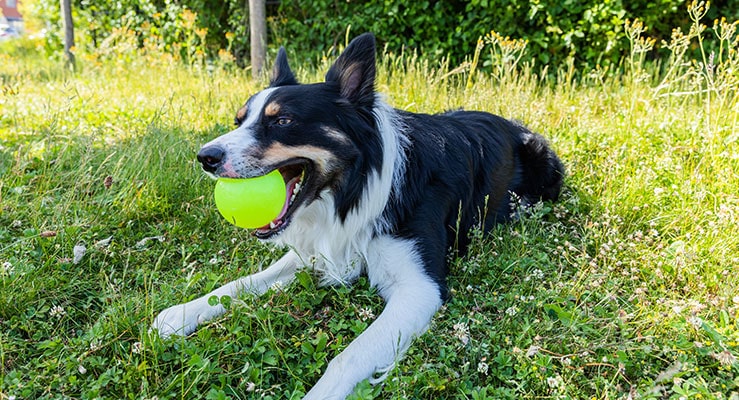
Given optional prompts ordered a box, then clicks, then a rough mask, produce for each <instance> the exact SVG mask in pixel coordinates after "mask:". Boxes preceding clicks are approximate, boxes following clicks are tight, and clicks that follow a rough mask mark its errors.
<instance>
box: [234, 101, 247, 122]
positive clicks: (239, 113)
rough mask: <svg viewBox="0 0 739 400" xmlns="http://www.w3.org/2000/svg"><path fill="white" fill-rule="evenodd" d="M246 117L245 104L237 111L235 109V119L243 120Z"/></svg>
mask: <svg viewBox="0 0 739 400" xmlns="http://www.w3.org/2000/svg"><path fill="white" fill-rule="evenodd" d="M244 118H246V105H244V106H243V107H241V108H240V109H239V111H236V119H238V120H239V121H243V120H244Z"/></svg>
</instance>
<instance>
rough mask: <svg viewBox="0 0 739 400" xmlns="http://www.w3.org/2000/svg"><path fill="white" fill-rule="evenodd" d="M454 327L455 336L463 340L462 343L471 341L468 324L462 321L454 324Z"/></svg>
mask: <svg viewBox="0 0 739 400" xmlns="http://www.w3.org/2000/svg"><path fill="white" fill-rule="evenodd" d="M453 329H454V337H456V338H457V339H459V340H460V341H461V342H462V344H465V345H466V344H467V343H469V341H470V328H469V327H468V326H467V325H466V324H464V323H462V322H459V323H456V324H454V326H453Z"/></svg>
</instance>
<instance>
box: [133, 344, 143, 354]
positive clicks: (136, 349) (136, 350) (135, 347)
mask: <svg viewBox="0 0 739 400" xmlns="http://www.w3.org/2000/svg"><path fill="white" fill-rule="evenodd" d="M141 346H142V344H141V342H134V344H133V346H131V351H132V352H133V353H134V354H141Z"/></svg>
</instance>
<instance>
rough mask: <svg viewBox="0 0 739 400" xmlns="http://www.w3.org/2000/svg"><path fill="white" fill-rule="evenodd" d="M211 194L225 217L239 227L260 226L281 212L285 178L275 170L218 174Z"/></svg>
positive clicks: (284, 199)
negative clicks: (244, 174) (237, 175)
mask: <svg viewBox="0 0 739 400" xmlns="http://www.w3.org/2000/svg"><path fill="white" fill-rule="evenodd" d="M214 195H215V199H216V207H217V208H218V211H219V212H220V213H221V215H222V216H223V218H225V219H226V221H228V222H230V223H232V224H234V225H236V226H238V227H241V228H261V227H263V226H266V225H268V224H269V223H270V221H272V220H274V219H275V218H277V217H278V216H279V215H280V213H281V212H282V208H283V206H284V205H285V201H286V188H285V181H284V180H283V179H282V175H281V174H280V171H278V170H274V171H272V172H270V173H268V174H267V175H262V176H258V177H256V178H249V179H233V178H218V181H217V182H216V188H215V191H214Z"/></svg>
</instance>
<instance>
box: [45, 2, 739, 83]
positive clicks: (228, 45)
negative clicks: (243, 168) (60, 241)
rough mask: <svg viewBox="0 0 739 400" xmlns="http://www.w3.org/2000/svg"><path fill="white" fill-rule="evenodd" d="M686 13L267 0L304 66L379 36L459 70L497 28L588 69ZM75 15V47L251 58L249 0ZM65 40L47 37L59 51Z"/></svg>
mask: <svg viewBox="0 0 739 400" xmlns="http://www.w3.org/2000/svg"><path fill="white" fill-rule="evenodd" d="M737 3H739V0H721V1H718V2H716V3H715V4H714V5H713V6H712V7H710V9H709V14H708V15H707V16H706V19H709V20H714V19H717V18H719V17H722V16H723V17H727V18H728V19H729V20H735V19H737V18H738V17H739V4H737ZM38 5H39V6H38V7H37V10H36V12H37V14H38V15H39V16H40V17H41V18H43V19H44V20H46V21H47V22H49V23H50V24H51V26H52V27H55V26H58V20H59V17H58V13H54V12H50V10H58V3H57V2H55V1H52V0H39V4H38ZM685 8H686V7H685V4H684V2H683V1H682V0H659V1H657V2H654V1H646V0H638V1H633V2H622V1H621V0H584V1H565V2H562V1H560V0H530V1H529V2H519V1H515V0H499V1H491V0H469V1H460V0H452V1H430V0H421V1H416V2H405V4H399V2H390V1H386V0H367V1H356V0H343V1H335V0H292V1H291V0H283V1H280V2H274V1H268V7H267V18H268V26H269V34H268V37H269V40H268V41H269V42H270V43H274V44H275V45H274V46H270V49H271V51H275V50H276V48H277V47H278V46H277V45H278V44H279V45H283V46H285V47H287V48H288V50H289V51H290V53H291V54H292V55H293V58H297V59H296V61H297V62H299V63H309V64H313V63H316V62H318V61H320V60H321V59H322V58H323V57H324V56H326V55H328V54H329V53H331V52H332V51H333V49H335V48H336V47H337V46H340V45H343V44H344V43H345V42H346V40H347V37H350V36H354V35H356V34H359V33H362V32H373V33H375V35H376V36H377V38H378V41H379V43H380V45H381V46H386V48H387V50H388V51H389V52H394V53H399V52H402V51H416V52H419V53H421V54H422V55H423V57H424V58H427V59H429V60H442V59H446V60H448V62H449V64H450V65H452V66H456V65H459V64H461V63H462V62H464V61H465V59H466V58H467V57H469V56H470V55H472V54H473V53H474V50H475V46H476V43H477V40H478V39H479V38H480V37H483V36H485V35H486V34H488V33H489V32H491V31H492V30H494V31H495V32H496V33H497V34H499V35H501V36H502V37H507V36H510V37H513V38H520V39H524V40H526V41H527V42H528V44H527V51H526V55H525V58H524V59H523V60H522V61H533V62H534V63H535V65H538V66H539V67H543V66H545V65H547V66H549V69H550V70H554V69H556V67H558V66H560V65H564V64H566V63H570V62H572V63H573V64H574V66H576V67H586V68H587V69H589V68H591V67H594V66H596V65H601V66H606V65H617V64H618V63H620V61H621V60H622V58H623V57H624V56H625V55H626V52H627V51H628V49H629V46H628V44H629V42H628V40H627V37H626V34H625V32H624V24H625V21H626V20H634V19H636V18H638V19H640V20H641V21H642V22H643V24H644V25H645V26H646V27H647V29H648V30H647V32H646V34H647V35H649V36H650V37H652V38H655V39H656V43H658V44H659V43H661V42H662V40H664V41H666V42H669V39H670V36H671V32H672V29H673V28H675V27H682V28H686V27H687V26H688V25H689V23H690V21H689V20H688V18H687V14H686V12H685ZM74 12H75V23H76V27H77V31H78V32H79V34H78V37H80V36H81V40H80V39H78V42H79V43H78V46H80V43H82V45H83V46H84V45H86V46H90V47H93V48H96V47H98V46H100V44H101V43H102V42H103V41H104V40H105V39H106V38H108V37H109V36H110V35H111V34H112V33H114V32H115V31H116V30H120V29H127V30H131V31H133V32H134V33H135V34H136V35H137V37H138V38H139V45H140V46H144V45H145V41H146V40H148V41H150V42H154V43H156V44H157V46H159V47H160V48H161V50H163V51H166V52H170V53H173V54H175V53H176V54H178V55H179V56H182V58H184V59H186V60H191V59H192V57H193V55H194V54H193V52H199V53H202V55H203V56H206V57H215V55H216V54H218V51H219V50H221V49H225V50H227V51H228V52H230V53H231V54H232V55H233V56H234V57H235V58H236V60H237V61H240V62H241V64H242V65H243V64H244V63H245V61H246V59H247V57H248V53H249V51H248V50H249V30H248V3H247V2H246V1H243V0H239V1H237V0H227V1H225V2H224V1H213V0H189V1H185V2H175V1H172V0H120V1H115V2H113V1H110V0H103V1H93V0H75V4H74ZM51 32H61V30H60V29H52V30H51ZM80 34H81V35H80ZM60 42H61V41H60V40H59V38H58V36H55V35H52V36H50V40H49V43H50V45H51V46H52V47H56V48H58V46H59V45H60ZM482 67H483V68H485V67H486V66H485V65H483V66H482Z"/></svg>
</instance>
